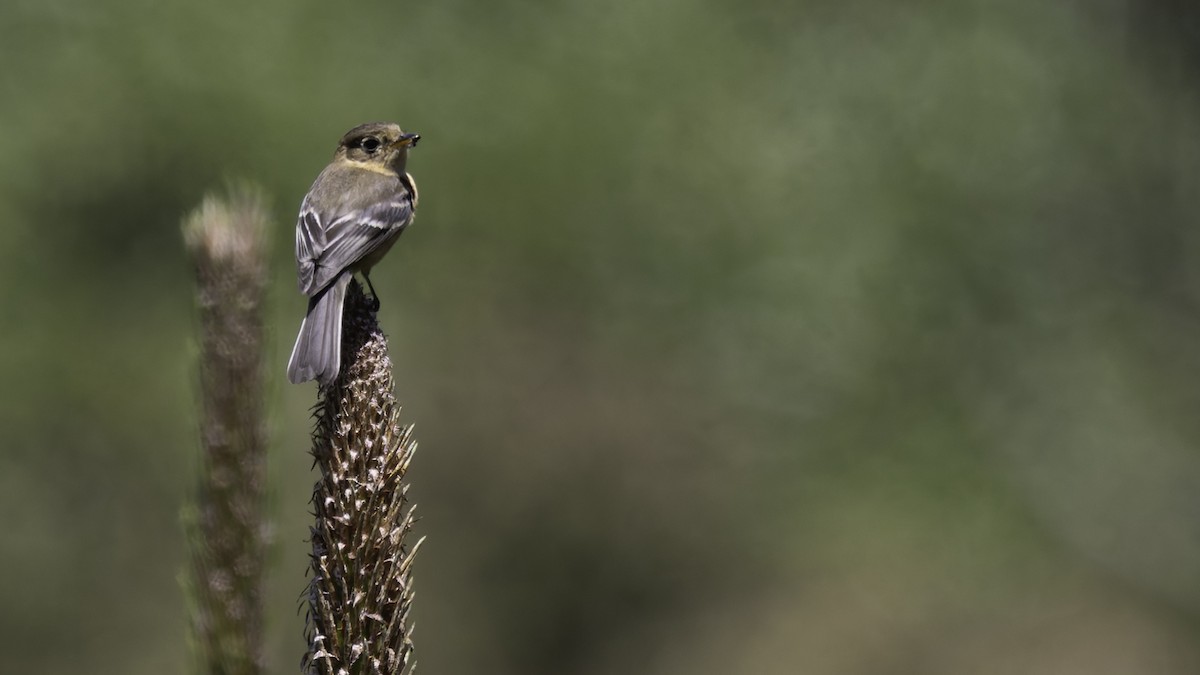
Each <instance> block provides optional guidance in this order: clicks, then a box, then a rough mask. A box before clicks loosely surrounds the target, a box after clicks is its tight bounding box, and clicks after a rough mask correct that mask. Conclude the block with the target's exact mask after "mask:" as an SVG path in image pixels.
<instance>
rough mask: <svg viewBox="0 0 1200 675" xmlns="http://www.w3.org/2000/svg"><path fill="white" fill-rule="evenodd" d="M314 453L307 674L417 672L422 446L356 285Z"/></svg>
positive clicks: (323, 399) (324, 394)
mask: <svg viewBox="0 0 1200 675" xmlns="http://www.w3.org/2000/svg"><path fill="white" fill-rule="evenodd" d="M315 416H316V418H317V423H316V427H315V429H314V431H313V450H312V452H313V457H314V459H315V460H316V464H317V466H319V467H320V471H321V478H320V480H319V481H318V482H317V484H316V486H315V487H314V490H313V507H314V512H315V516H316V524H315V525H314V526H313V528H312V546H313V552H312V560H311V568H310V569H311V572H312V580H311V582H310V584H309V592H308V602H309V610H308V620H307V624H308V625H307V639H308V652H307V654H306V655H305V658H304V669H305V670H306V671H307V672H308V673H319V674H321V675H336V674H341V673H345V674H350V673H387V674H389V675H393V674H398V673H405V672H412V668H410V665H412V666H415V662H413V661H412V651H413V645H412V640H411V635H412V628H411V627H410V625H409V610H410V609H411V607H412V601H413V587H412V563H413V558H414V556H415V555H416V553H417V549H418V548H419V547H420V545H421V542H420V541H418V542H417V543H416V544H415V545H414V546H412V547H411V548H409V547H408V546H407V544H406V542H405V537H406V535H407V534H408V533H409V531H410V530H411V529H412V525H413V509H412V508H411V507H410V506H409V505H408V497H407V492H408V486H407V485H405V484H404V483H403V481H404V476H405V473H406V472H407V471H408V466H409V463H410V462H411V461H412V457H413V453H414V452H416V449H417V444H416V442H415V441H413V439H412V427H411V426H409V427H407V428H406V427H403V426H401V424H400V421H399V416H400V406H399V404H398V403H397V402H396V397H395V394H394V392H393V380H392V364H391V361H390V359H389V358H388V353H387V338H386V337H384V335H383V333H382V331H380V329H379V324H378V323H376V321H375V316H374V314H373V313H372V311H371V308H370V303H369V301H368V300H367V299H366V297H365V296H364V295H363V292H362V289H361V288H360V287H359V286H358V284H357V283H353V284H351V286H350V289H349V291H348V293H347V296H346V305H345V314H344V318H343V328H342V370H341V372H340V373H339V375H338V377H337V379H336V380H334V381H333V382H332V383H330V385H329V386H327V387H324V388H322V389H321V391H320V397H319V400H318V402H317V406H316V409H315Z"/></svg>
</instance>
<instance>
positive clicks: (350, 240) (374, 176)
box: [287, 122, 421, 386]
mask: <svg viewBox="0 0 1200 675" xmlns="http://www.w3.org/2000/svg"><path fill="white" fill-rule="evenodd" d="M419 140H421V135H420V134H416V133H411V132H405V131H404V130H403V129H401V128H400V125H398V124H395V123H392V122H369V123H367V124H360V125H358V126H356V127H354V128H353V129H351V130H350V131H347V132H346V134H345V135H344V136H342V138H341V140H340V141H339V142H338V146H337V150H336V151H335V152H334V155H333V160H332V161H331V162H330V163H329V165H328V166H326V167H325V169H324V170H322V171H321V173H320V174H319V175H318V176H317V179H316V180H315V181H313V184H312V187H311V188H309V190H308V194H306V195H305V196H304V200H303V201H302V202H301V204H300V216H299V218H298V219H297V221H296V271H297V281H298V283H299V288H300V292H301V293H303V294H305V295H306V296H308V311H307V312H306V314H305V316H304V322H303V323H301V324H300V333H299V335H297V336H296V345H295V346H294V347H293V348H292V356H291V358H290V359H289V360H288V367H287V375H288V380H289V381H291V382H292V383H293V384H300V383H302V382H307V381H309V380H314V379H315V380H317V382H318V384H320V385H321V386H326V385H328V384H330V383H331V382H333V380H334V379H335V378H337V375H338V370H339V368H340V366H341V363H340V362H341V352H342V349H341V346H342V309H343V306H344V304H345V300H346V289H347V287H348V286H349V285H350V280H351V279H352V278H353V277H354V273H355V272H359V273H361V274H362V276H363V279H365V280H366V282H367V286H368V287H370V289H371V295H372V297H373V300H372V308H373V310H375V311H378V309H379V296H378V294H376V293H375V287H374V286H373V285H372V284H371V278H370V276H369V274H370V271H371V268H372V267H374V266H375V264H376V263H378V262H379V261H380V259H382V258H383V256H384V255H385V254H386V253H387V252H388V250H390V249H391V248H392V245H393V244H395V243H396V239H397V238H399V237H400V234H401V233H403V232H404V230H405V228H407V227H408V226H409V225H411V224H412V222H413V216H414V214H415V213H416V209H417V184H416V182H415V181H414V180H413V177H412V176H411V175H410V174H409V173H408V171H407V170H406V165H407V162H408V151H409V150H410V149H412V148H414V147H416V145H417V142H418V141H419Z"/></svg>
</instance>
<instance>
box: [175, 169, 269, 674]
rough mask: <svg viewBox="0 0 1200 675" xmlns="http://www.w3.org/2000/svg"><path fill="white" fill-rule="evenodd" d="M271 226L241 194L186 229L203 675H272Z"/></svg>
mask: <svg viewBox="0 0 1200 675" xmlns="http://www.w3.org/2000/svg"><path fill="white" fill-rule="evenodd" d="M268 223H269V216H268V213H267V209H266V207H265V206H264V200H263V198H262V196H261V193H259V192H258V191H257V190H254V189H252V188H249V187H241V188H236V189H233V190H231V192H230V194H229V196H228V197H227V198H218V197H216V196H214V195H209V196H207V197H206V198H205V199H204V201H203V203H202V204H201V206H200V207H199V208H198V209H196V211H194V212H192V213H191V214H189V215H188V217H187V218H186V219H185V220H184V225H183V234H184V240H185V243H186V245H187V249H188V253H189V254H190V255H191V259H192V262H193V264H194V266H195V273H196V303H197V306H198V312H199V333H200V335H199V341H200V363H199V370H200V397H201V406H202V411H201V421H200V432H201V445H202V446H203V466H202V469H201V478H200V485H199V490H198V495H197V499H196V503H195V504H194V505H193V506H192V507H190V510H189V511H188V512H186V513H185V522H186V526H187V529H188V541H189V545H190V548H191V570H190V575H189V577H188V579H187V581H186V582H185V584H186V586H187V589H188V596H189V605H190V610H191V611H190V615H191V616H190V623H191V637H192V640H193V646H194V648H195V651H196V656H197V657H198V659H199V661H200V663H199V664H198V665H199V667H200V672H205V673H213V674H220V675H254V674H257V673H261V672H262V671H263V653H262V633H263V607H262V596H263V578H262V577H263V558H264V554H265V549H266V546H267V541H266V539H267V523H266V517H265V504H264V489H265V486H264V474H265V470H266V429H265V423H264V420H263V368H262V367H263V345H264V335H263V296H264V293H265V289H266V279H267V273H266V259H265V239H266V236H267V232H268V231H269V229H268Z"/></svg>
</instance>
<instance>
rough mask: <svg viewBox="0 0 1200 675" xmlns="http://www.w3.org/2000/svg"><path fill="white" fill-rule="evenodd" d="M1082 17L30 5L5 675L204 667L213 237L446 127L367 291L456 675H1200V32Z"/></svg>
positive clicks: (649, 5) (278, 489)
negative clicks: (234, 220)
mask: <svg viewBox="0 0 1200 675" xmlns="http://www.w3.org/2000/svg"><path fill="white" fill-rule="evenodd" d="M1192 7H1193V6H1192V5H1189V4H1186V3H1182V2H1169V1H1166V0H1159V1H1157V2H1148V1H1142V2H1137V1H1135V0H1096V1H1091V2H1088V1H1084V0H1074V1H1070V0H1067V1H1063V2H1042V1H1039V0H1009V1H1007V2H994V1H985V0H908V1H905V2H896V1H895V0H860V1H859V2H849V3H842V2H833V1H832V0H823V1H821V0H818V1H810V2H795V3H780V2H768V1H765V0H743V1H742V2H736V3H735V2H717V1H716V0H708V1H705V0H692V1H685V0H640V1H636V2H635V1H626V2H613V1H603V0H601V1H592V2H582V1H576V2H557V3H537V2H527V1H526V2H522V1H519V0H506V1H501V2H482V1H479V0H448V1H445V2H428V3H393V2H364V3H355V4H353V5H350V4H346V5H343V4H339V3H330V2H311V1H304V2H296V1H294V0H286V1H285V0H264V1H263V2H256V3H249V2H241V3H232V2H221V1H216V2H209V3H151V2H138V1H135V0H109V1H108V2H83V1H81V0H60V1H55V0H36V1H35V0H10V1H9V2H6V3H4V4H3V5H0V87H2V90H0V91H2V94H0V377H2V379H3V381H4V382H5V384H6V386H5V387H3V389H2V390H0V431H2V432H3V439H4V440H3V444H2V450H0V508H2V509H3V512H4V513H5V515H6V517H7V518H8V520H7V522H8V523H9V525H10V527H9V529H8V530H6V531H4V533H3V535H0V559H2V560H3V563H2V565H0V569H2V570H3V574H2V575H0V647H2V651H3V659H4V667H3V668H2V670H4V671H5V672H12V673H26V672H27V673H77V672H88V673H104V674H107V673H112V674H124V675H140V674H143V673H175V672H186V670H187V668H188V663H189V661H188V651H187V645H186V642H185V635H186V631H185V618H184V600H183V596H182V593H181V591H180V590H179V586H178V583H177V577H178V575H179V573H180V570H181V569H182V568H183V564H184V546H183V540H182V536H181V531H180V526H179V510H180V507H181V504H182V503H183V501H184V499H185V498H186V496H187V495H188V494H189V492H190V491H191V489H192V487H193V485H194V480H195V479H194V475H195V469H196V467H197V464H198V460H197V457H196V453H197V449H198V446H197V441H196V433H195V427H196V413H195V410H194V400H195V387H194V385H195V377H194V375H193V365H194V364H193V359H194V355H195V343H194V338H193V337H192V335H193V330H194V328H195V326H194V314H193V305H192V296H191V286H190V279H189V265H188V263H187V260H186V258H185V256H184V253H183V249H182V243H181V237H180V233H179V220H180V217H181V216H182V214H183V213H184V212H185V211H187V210H189V209H191V208H192V207H194V206H195V205H196V204H197V203H198V202H199V200H200V198H201V196H202V195H203V194H204V193H205V192H206V191H209V190H211V189H213V188H217V187H220V185H221V184H222V182H223V181H224V180H226V179H227V178H231V177H248V178H251V179H253V180H256V181H258V182H260V183H262V184H263V185H264V186H265V188H266V189H267V190H268V191H269V192H270V194H272V195H273V198H274V212H275V214H276V220H277V227H276V229H275V233H274V234H275V237H274V245H273V250H274V256H273V260H272V264H273V270H274V271H273V278H274V283H273V285H272V289H271V297H270V303H271V304H270V315H271V316H270V327H271V328H270V329H271V335H272V338H271V344H272V345H273V355H272V356H271V362H272V363H273V364H275V365H274V367H272V369H271V370H270V372H269V377H270V386H269V391H270V392H271V401H270V405H269V407H270V410H271V411H272V412H271V414H272V421H271V428H272V433H273V445H272V455H271V476H272V481H273V482H272V492H271V508H272V511H273V513H274V514H275V521H276V525H275V528H274V541H275V545H274V547H273V550H272V562H271V567H270V569H271V574H270V579H269V582H270V591H271V593H270V596H271V606H270V609H269V617H268V619H269V631H268V632H269V636H270V644H269V645H268V651H269V654H270V657H271V660H272V663H273V670H274V672H281V673H283V672H294V671H295V669H296V668H297V667H298V663H299V659H300V656H301V653H302V652H303V649H304V644H303V640H302V630H301V625H302V617H301V616H298V615H297V612H296V607H297V605H298V598H299V595H300V593H301V591H302V590H303V589H304V585H305V582H306V579H305V576H304V569H305V565H306V551H307V548H306V544H305V537H306V536H307V524H308V515H307V500H308V497H309V492H310V489H311V486H312V482H313V480H314V476H313V474H312V473H311V472H310V463H311V460H310V457H309V456H308V445H309V444H308V430H309V425H310V421H309V417H308V407H309V406H310V405H311V404H312V403H313V401H314V400H315V394H314V390H313V388H312V387H311V385H309V386H304V387H293V386H290V385H287V384H286V381H285V378H284V365H285V362H286V359H287V355H288V352H289V350H290V347H291V343H292V340H293V338H294V334H295V330H296V329H297V327H298V325H299V322H300V318H301V316H302V314H303V311H304V305H305V303H304V300H303V298H302V297H300V295H299V294H298V293H297V292H296V290H295V285H294V284H295V282H294V274H295V272H294V264H293V261H292V253H291V247H292V243H291V242H292V232H293V225H294V219H295V214H296V211H297V207H298V204H299V201H300V198H301V197H302V196H303V194H304V192H305V191H306V190H307V189H308V186H309V184H310V183H311V181H312V179H313V178H314V177H315V176H316V174H317V172H318V171H319V170H320V169H321V167H322V166H324V164H325V163H326V162H327V161H328V159H329V158H330V156H331V154H332V151H333V147H334V144H335V142H336V140H337V138H338V137H339V136H340V135H341V134H342V133H343V132H344V131H346V130H347V129H349V128H350V127H351V126H354V125H355V124H358V123H359V122H363V121H369V120H396V121H399V122H401V123H402V124H403V125H404V126H405V127H406V128H411V129H414V130H418V131H420V132H421V133H422V134H423V136H424V141H423V143H422V144H421V147H420V149H419V150H418V151H416V152H415V153H414V155H413V157H412V160H411V162H410V170H411V171H412V172H413V173H414V175H415V176H416V178H417V180H418V183H419V185H420V187H421V196H422V202H421V211H420V214H419V216H418V218H417V223H416V225H415V226H414V227H413V228H412V229H411V230H410V231H409V232H408V233H407V234H406V235H405V236H404V238H403V239H402V240H401V243H400V245H399V246H397V248H396V249H395V250H394V251H393V252H392V254H391V255H390V257H389V258H388V260H387V261H386V262H385V263H384V264H382V265H381V266H380V267H379V268H378V269H377V271H376V273H375V275H374V281H375V284H376V286H377V287H378V288H379V291H380V294H381V296H382V297H383V311H382V313H381V315H380V317H381V322H382V323H383V325H384V327H385V329H386V330H387V331H388V333H389V335H390V337H391V349H392V356H393V359H394V362H395V365H396V368H397V379H398V383H399V385H398V386H399V391H398V393H399V396H400V398H401V399H402V400H403V402H404V403H405V406H406V408H405V415H406V420H407V421H410V422H415V423H416V425H417V427H416V428H417V431H416V435H417V437H418V438H419V439H420V441H421V450H420V451H419V452H418V454H417V458H416V462H415V464H414V466H413V470H412V472H411V473H410V477H411V479H412V481H413V483H414V488H413V491H414V494H415V495H416V499H417V501H418V502H419V504H420V509H419V510H420V512H421V513H423V515H424V518H423V520H422V521H421V523H420V525H419V529H420V533H421V534H426V535H428V536H429V541H428V542H426V545H425V547H424V548H423V549H422V552H421V556H420V558H419V560H418V563H417V581H418V597H417V602H416V620H417V624H418V630H417V632H416V635H415V639H416V643H417V648H418V649H417V658H418V661H419V662H420V664H421V665H420V670H421V672H428V673H438V674H449V673H482V672H487V673H495V674H506V673H512V674H518V673H519V674H522V675H524V674H530V673H547V674H551V673H553V674H559V673H581V674H586V675H593V674H597V675H598V674H602V673H628V672H637V673H648V674H651V675H676V674H679V675H682V674H685V673H686V674H695V673H747V674H753V675H775V674H791V673H806V674H813V675H819V674H824V673H838V674H848V675H855V674H859V673H861V674H863V675H867V674H880V673H896V674H900V673H914V674H917V673H921V674H935V675H936V674H946V675H950V674H956V675H957V674H960V673H987V674H991V673H997V674H999V673H1006V674H1007V673H1022V674H1028V673H1033V674H1043V673H1044V674H1062V673H1089V674H1095V673H1100V674H1107V673H1156V674H1167V675H1170V674H1173V673H1195V672H1200V639H1198V635H1200V518H1198V515H1200V489H1198V488H1200V416H1198V415H1197V410H1198V409H1200V384H1198V380H1200V276H1198V272H1200V265H1198V264H1197V262H1198V254H1200V248H1198V246H1200V240H1198V234H1197V229H1196V217H1195V215H1194V214H1196V213H1197V212H1198V209H1200V194H1198V190H1197V178H1198V176H1200V134H1198V132H1200V125H1198V124H1197V120H1198V119H1200V118H1198V117H1197V112H1198V110H1200V108H1198V106H1197V93H1198V92H1200V50H1197V49H1196V48H1195V45H1196V44H1197V43H1200V12H1198V10H1196V9H1193V8H1192Z"/></svg>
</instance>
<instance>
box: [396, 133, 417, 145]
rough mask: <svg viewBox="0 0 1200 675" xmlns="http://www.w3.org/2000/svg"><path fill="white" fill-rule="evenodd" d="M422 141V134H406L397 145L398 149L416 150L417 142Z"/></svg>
mask: <svg viewBox="0 0 1200 675" xmlns="http://www.w3.org/2000/svg"><path fill="white" fill-rule="evenodd" d="M419 140H421V134H404V135H403V136H401V137H400V138H399V139H398V140H397V141H396V143H395V146H396V147H397V148H415V147H417V141H419Z"/></svg>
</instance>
